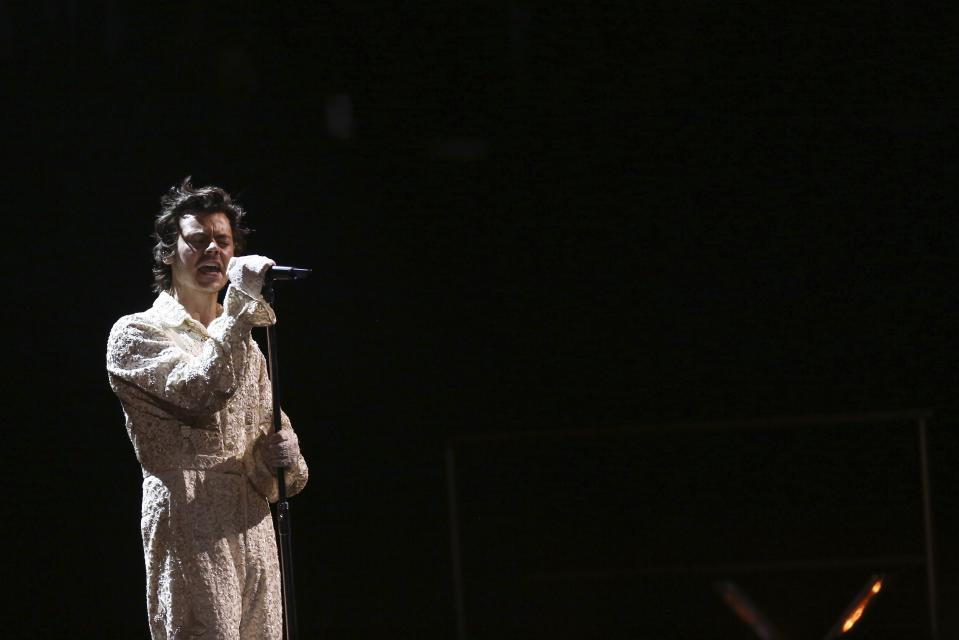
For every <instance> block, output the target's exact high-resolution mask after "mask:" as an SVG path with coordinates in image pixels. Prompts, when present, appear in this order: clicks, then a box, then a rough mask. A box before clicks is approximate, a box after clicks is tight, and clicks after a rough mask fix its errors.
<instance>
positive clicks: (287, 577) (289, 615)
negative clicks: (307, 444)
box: [263, 274, 297, 640]
mask: <svg viewBox="0 0 959 640" xmlns="http://www.w3.org/2000/svg"><path fill="white" fill-rule="evenodd" d="M263 297H264V299H266V301H267V303H269V304H270V306H273V300H274V295H273V278H271V277H269V274H268V275H267V278H266V281H265V282H264V284H263ZM266 350H267V354H268V358H269V373H270V387H271V388H272V392H273V394H272V395H273V431H274V432H275V433H279V431H280V429H281V428H282V424H281V417H282V414H281V411H280V367H279V365H278V364H277V345H276V325H274V324H271V325H269V326H268V327H267V328H266ZM276 481H277V487H278V489H279V499H278V500H277V503H276V533H277V547H278V550H279V555H280V578H281V580H280V582H281V584H282V597H283V631H284V635H283V637H284V638H285V639H286V640H296V636H297V633H296V591H295V589H294V586H293V537H292V533H293V532H292V528H291V526H290V503H289V500H287V496H286V475H285V473H284V471H283V468H282V467H278V468H277V470H276Z"/></svg>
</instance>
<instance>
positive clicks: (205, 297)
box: [173, 289, 219, 327]
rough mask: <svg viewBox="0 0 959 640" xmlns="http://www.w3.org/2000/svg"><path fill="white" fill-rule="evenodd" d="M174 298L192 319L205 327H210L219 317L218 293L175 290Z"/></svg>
mask: <svg viewBox="0 0 959 640" xmlns="http://www.w3.org/2000/svg"><path fill="white" fill-rule="evenodd" d="M173 298H174V299H175V300H176V301H177V302H179V303H180V304H182V305H183V308H184V309H186V312H187V313H189V314H190V317H191V318H193V319H194V320H196V321H197V322H199V323H200V324H202V325H203V326H204V327H207V326H209V325H210V323H211V322H213V320H214V319H216V317H217V315H218V310H219V309H218V305H217V302H216V293H207V292H205V291H177V290H176V289H174V290H173Z"/></svg>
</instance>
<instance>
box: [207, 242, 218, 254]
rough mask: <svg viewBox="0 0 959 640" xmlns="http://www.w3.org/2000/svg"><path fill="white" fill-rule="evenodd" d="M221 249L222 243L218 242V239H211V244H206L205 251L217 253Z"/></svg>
mask: <svg viewBox="0 0 959 640" xmlns="http://www.w3.org/2000/svg"><path fill="white" fill-rule="evenodd" d="M219 250H220V245H218V244H217V243H216V240H210V244H208V245H207V246H206V249H204V250H203V253H216V252H217V251H219Z"/></svg>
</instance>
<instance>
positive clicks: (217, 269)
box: [200, 264, 221, 273]
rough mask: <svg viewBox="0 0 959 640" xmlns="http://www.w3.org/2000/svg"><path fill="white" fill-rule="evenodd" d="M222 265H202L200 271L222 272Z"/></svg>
mask: <svg viewBox="0 0 959 640" xmlns="http://www.w3.org/2000/svg"><path fill="white" fill-rule="evenodd" d="M220 272H221V269H220V265H217V264H205V265H203V266H202V267H200V273H220Z"/></svg>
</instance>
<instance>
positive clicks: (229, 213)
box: [153, 176, 250, 293]
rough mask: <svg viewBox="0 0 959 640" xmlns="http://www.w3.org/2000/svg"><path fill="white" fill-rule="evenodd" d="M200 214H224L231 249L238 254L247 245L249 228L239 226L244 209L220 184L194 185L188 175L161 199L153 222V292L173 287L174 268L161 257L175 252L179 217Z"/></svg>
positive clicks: (178, 233)
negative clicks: (227, 224) (228, 222)
mask: <svg viewBox="0 0 959 640" xmlns="http://www.w3.org/2000/svg"><path fill="white" fill-rule="evenodd" d="M199 213H223V214H224V215H226V217H227V218H229V220H230V229H231V231H232V232H233V246H234V251H235V252H236V254H237V255H239V254H240V253H241V252H242V251H243V248H244V247H245V246H246V236H247V235H248V234H249V233H250V230H249V229H247V228H245V227H243V226H242V224H241V223H242V221H243V216H245V215H246V211H244V210H243V207H241V206H240V205H238V204H237V203H235V202H233V198H232V197H230V194H229V193H227V192H226V191H224V190H223V189H221V188H219V187H213V186H209V187H199V188H197V187H194V186H193V184H192V183H191V182H190V176H187V177H186V178H184V179H183V182H181V183H180V184H178V185H174V186H173V187H171V188H170V190H169V191H167V193H166V195H164V196H163V197H162V198H160V213H158V214H157V217H156V220H155V221H154V223H153V239H154V240H156V244H155V245H153V291H154V292H156V293H160V292H162V291H169V290H170V289H172V288H173V270H172V269H171V267H170V265H168V264H166V263H165V262H163V260H164V259H165V258H167V257H169V256H171V255H173V253H174V252H175V251H176V244H177V239H178V238H179V237H180V218H182V217H183V216H185V215H188V214H191V215H196V214H199Z"/></svg>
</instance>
